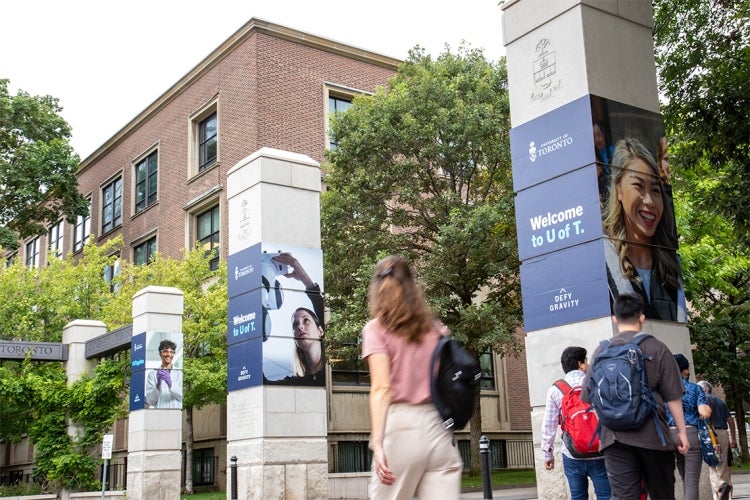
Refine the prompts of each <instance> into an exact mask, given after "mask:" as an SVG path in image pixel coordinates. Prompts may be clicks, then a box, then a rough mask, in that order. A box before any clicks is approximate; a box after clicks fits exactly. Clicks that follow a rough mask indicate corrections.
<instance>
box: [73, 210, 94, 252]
mask: <svg viewBox="0 0 750 500" xmlns="http://www.w3.org/2000/svg"><path fill="white" fill-rule="evenodd" d="M88 202H89V213H88V215H86V216H83V215H79V216H77V217H76V223H75V226H73V253H76V252H80V251H81V250H83V247H84V246H85V245H86V243H87V242H88V240H89V237H91V196H89V198H88ZM79 234H80V239H79Z"/></svg>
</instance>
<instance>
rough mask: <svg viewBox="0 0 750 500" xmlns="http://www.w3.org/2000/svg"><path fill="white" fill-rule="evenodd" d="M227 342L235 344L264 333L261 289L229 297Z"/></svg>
mask: <svg viewBox="0 0 750 500" xmlns="http://www.w3.org/2000/svg"><path fill="white" fill-rule="evenodd" d="M227 316H228V324H227V343H228V344H235V343H237V342H242V341H244V340H247V339H249V338H253V337H260V336H262V334H263V311H262V306H261V289H260V288H258V289H256V290H253V291H252V292H248V293H245V294H242V295H238V296H236V297H232V298H230V299H229V303H228V305H227Z"/></svg>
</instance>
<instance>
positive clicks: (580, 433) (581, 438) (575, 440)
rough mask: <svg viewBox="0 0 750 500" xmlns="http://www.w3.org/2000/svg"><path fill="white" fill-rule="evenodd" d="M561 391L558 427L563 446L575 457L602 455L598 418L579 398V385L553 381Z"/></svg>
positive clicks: (561, 380)
mask: <svg viewBox="0 0 750 500" xmlns="http://www.w3.org/2000/svg"><path fill="white" fill-rule="evenodd" d="M555 387H557V388H558V389H560V391H561V392H562V393H563V398H562V406H561V408H560V409H561V412H560V413H561V414H560V427H561V428H562V431H563V433H562V438H563V443H565V447H566V448H568V451H569V452H570V454H571V456H573V457H575V458H592V457H599V456H602V453H601V452H600V451H599V434H598V432H597V430H598V427H599V419H598V418H597V416H596V412H594V408H592V407H591V405H590V404H589V403H586V402H585V401H582V400H581V386H580V385H579V386H576V387H570V384H568V383H567V382H566V381H565V380H563V379H560V380H558V381H557V382H555Z"/></svg>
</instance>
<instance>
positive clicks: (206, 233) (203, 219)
mask: <svg viewBox="0 0 750 500" xmlns="http://www.w3.org/2000/svg"><path fill="white" fill-rule="evenodd" d="M195 222H196V226H197V227H196V239H197V241H198V244H199V245H200V246H201V247H202V248H203V249H204V250H205V251H206V253H207V254H211V255H212V257H211V269H212V270H216V269H218V268H219V236H220V231H221V226H220V225H219V206H218V205H216V206H215V207H213V208H211V209H209V210H206V211H205V212H203V213H202V214H199V215H197V216H196V221H195Z"/></svg>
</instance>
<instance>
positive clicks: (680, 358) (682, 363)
mask: <svg viewBox="0 0 750 500" xmlns="http://www.w3.org/2000/svg"><path fill="white" fill-rule="evenodd" d="M674 360H675V361H677V366H679V367H680V371H682V370H687V369H688V368H690V361H688V359H687V358H686V357H685V356H684V355H683V354H675V355H674Z"/></svg>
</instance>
